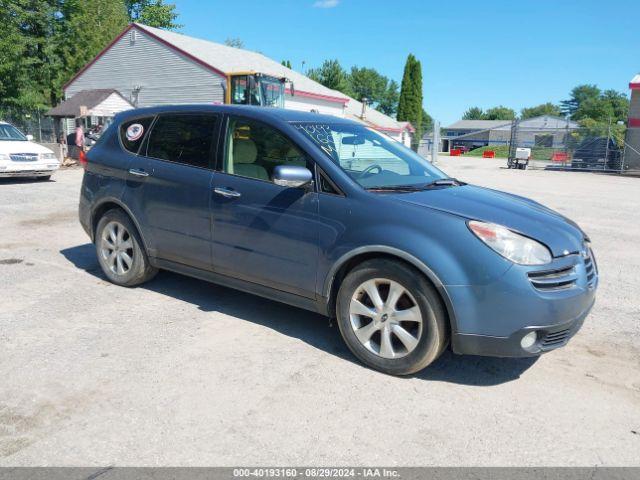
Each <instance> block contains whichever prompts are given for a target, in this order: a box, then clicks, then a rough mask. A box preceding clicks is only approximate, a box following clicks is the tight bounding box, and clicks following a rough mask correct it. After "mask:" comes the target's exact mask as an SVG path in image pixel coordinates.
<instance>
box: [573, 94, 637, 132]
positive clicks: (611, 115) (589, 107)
mask: <svg viewBox="0 0 640 480" xmlns="http://www.w3.org/2000/svg"><path fill="white" fill-rule="evenodd" d="M628 113H629V100H628V99H627V96H626V95H625V94H623V93H619V92H616V91H615V90H607V91H605V92H603V93H602V94H600V95H599V96H597V97H589V98H587V99H585V100H583V101H581V102H580V106H579V107H578V108H577V110H576V111H575V112H573V115H571V119H572V120H577V121H580V120H585V119H592V120H594V121H596V122H602V123H605V124H608V123H609V121H611V122H613V123H616V122H618V121H625V120H626V119H627V116H628Z"/></svg>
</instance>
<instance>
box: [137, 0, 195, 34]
mask: <svg viewBox="0 0 640 480" xmlns="http://www.w3.org/2000/svg"><path fill="white" fill-rule="evenodd" d="M125 6H126V7H127V14H128V17H129V20H130V21H131V22H137V23H142V24H144V25H148V26H150V27H156V28H164V29H166V30H177V29H178V28H180V27H182V25H180V24H179V23H176V20H177V19H178V12H176V6H175V5H174V4H173V3H164V1H163V0H125Z"/></svg>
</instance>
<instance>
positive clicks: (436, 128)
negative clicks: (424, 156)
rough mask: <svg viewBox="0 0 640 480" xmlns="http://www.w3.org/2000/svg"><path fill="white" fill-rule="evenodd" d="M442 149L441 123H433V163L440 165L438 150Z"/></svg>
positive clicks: (435, 121)
mask: <svg viewBox="0 0 640 480" xmlns="http://www.w3.org/2000/svg"><path fill="white" fill-rule="evenodd" d="M439 148H440V122H439V121H437V120H434V122H433V143H432V144H431V163H433V164H434V165H435V164H437V163H438V149H439Z"/></svg>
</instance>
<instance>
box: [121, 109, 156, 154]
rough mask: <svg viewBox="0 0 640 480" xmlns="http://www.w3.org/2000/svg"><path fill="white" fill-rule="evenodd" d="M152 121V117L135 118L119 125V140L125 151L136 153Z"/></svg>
mask: <svg viewBox="0 0 640 480" xmlns="http://www.w3.org/2000/svg"><path fill="white" fill-rule="evenodd" d="M152 121H153V117H145V118H136V119H135V120H129V121H128V122H124V123H123V124H122V125H120V140H121V141H122V146H123V147H124V148H125V150H127V151H129V152H131V153H136V154H137V153H138V150H139V149H140V145H142V142H143V141H144V138H145V137H146V135H147V133H148V131H149V127H150V126H151V122H152Z"/></svg>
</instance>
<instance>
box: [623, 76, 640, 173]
mask: <svg viewBox="0 0 640 480" xmlns="http://www.w3.org/2000/svg"><path fill="white" fill-rule="evenodd" d="M629 88H630V89H631V103H630V105H629V123H628V125H627V126H628V129H627V137H626V142H627V145H626V147H625V150H624V152H625V153H624V165H625V170H627V169H628V170H636V171H640V74H638V75H636V76H635V77H633V79H632V80H631V82H630V83H629Z"/></svg>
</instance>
